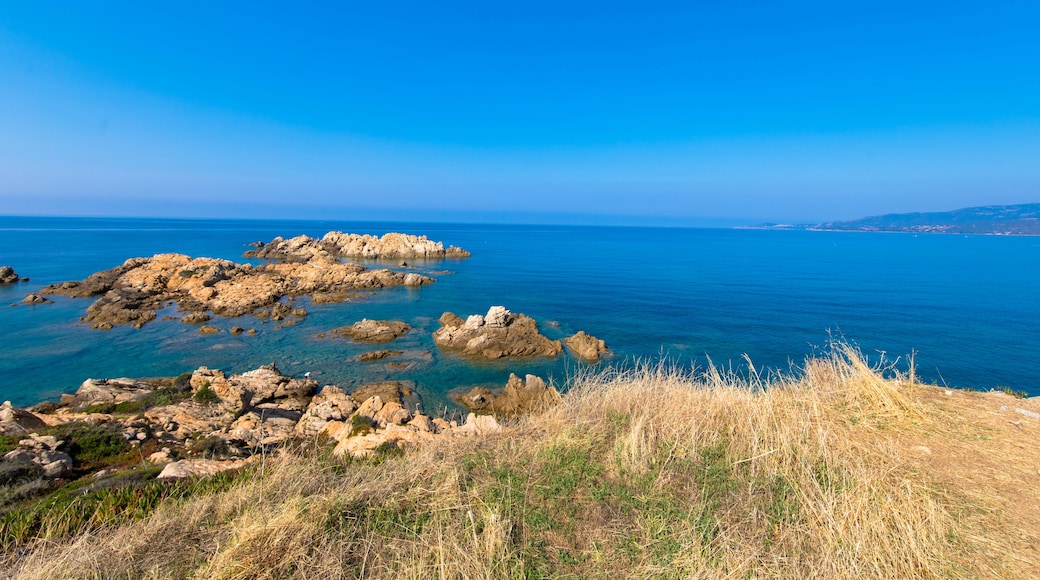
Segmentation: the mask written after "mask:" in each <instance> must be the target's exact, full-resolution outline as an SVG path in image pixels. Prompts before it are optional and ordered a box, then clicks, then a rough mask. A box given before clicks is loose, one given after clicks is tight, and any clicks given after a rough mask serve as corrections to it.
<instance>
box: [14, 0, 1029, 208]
mask: <svg viewBox="0 0 1040 580" xmlns="http://www.w3.org/2000/svg"><path fill="white" fill-rule="evenodd" d="M909 4H913V5H912V6H909ZM1038 30H1040V8H1038V7H1037V4H1036V3H1035V2H1031V3H1027V2H1021V3H1001V2H988V3H980V2H976V3H961V2H943V3H926V2H918V3H890V4H889V3H883V2H826V3H797V4H795V3H784V4H782V5H781V4H780V3H769V2H733V1H730V2H718V3H676V4H670V3H648V2H641V3H630V4H627V5H625V4H613V3H609V2H596V3H563V2H551V3H540V2H522V3H504V2H473V3H459V2H441V3H407V2H365V3H356V4H344V3H335V4H333V3H329V4H328V5H323V4H315V3H294V4H293V5H292V6H290V5H288V4H285V3H264V2H249V3H231V2H220V3H217V2H205V3H203V2H198V3H196V2H176V3H174V2H132V3H125V4H124V3H116V2H106V3H90V2H77V3H58V2H44V1H38V2H25V1H8V0H0V214H61V215H70V214H84V215H177V216H197V217H217V216H239V217H294V218H309V217H310V218H343V219H350V218H360V219H407V220H435V221H519V222H578V223H619V224H640V225H642V224H667V225H733V224H740V223H757V222H761V221H780V222H784V221H804V222H808V221H823V220H830V219H842V218H855V217H860V216H863V215H870V214H878V213H888V212H901V211H926V210H941V209H953V208H957V207H963V206H969V205H982V204H990V203H1025V202H1036V201H1040V188H1038V186H1040V33H1038V32H1037V31H1038Z"/></svg>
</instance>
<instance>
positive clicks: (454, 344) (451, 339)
mask: <svg viewBox="0 0 1040 580" xmlns="http://www.w3.org/2000/svg"><path fill="white" fill-rule="evenodd" d="M440 320H441V324H442V326H441V328H439V329H438V330H437V331H436V332H434V333H433V341H434V342H435V343H436V344H437V346H440V347H442V348H449V349H453V350H458V351H461V352H462V353H463V354H466V355H470V356H480V357H483V358H488V359H498V358H502V357H524V356H546V357H550V358H551V357H555V356H557V355H559V354H560V352H562V351H563V346H562V345H561V344H560V341H558V340H549V339H548V338H546V337H545V336H544V335H542V334H541V333H539V332H538V324H537V323H536V322H535V321H534V319H533V318H530V317H528V316H526V315H524V314H512V313H511V312H509V311H508V310H506V309H505V308H504V307H502V306H492V307H491V308H490V309H489V310H488V312H487V314H486V315H484V316H481V315H479V314H474V315H471V316H470V317H468V318H467V319H466V320H462V319H461V318H460V317H458V316H456V315H455V314H453V313H451V312H445V313H444V315H442V316H441V318H440Z"/></svg>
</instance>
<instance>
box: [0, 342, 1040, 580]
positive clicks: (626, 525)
mask: <svg viewBox="0 0 1040 580" xmlns="http://www.w3.org/2000/svg"><path fill="white" fill-rule="evenodd" d="M1037 411H1040V403H1038V402H1037V401H1036V400H1023V399H1018V398H1015V397H1013V396H1010V395H1006V394H1003V393H974V392H966V391H947V390H946V389H942V388H939V387H934V386H924V385H920V384H917V383H915V382H914V381H913V380H912V377H908V376H900V375H898V374H893V371H892V370H891V369H879V368H876V367H875V368H872V367H870V366H868V365H867V363H865V362H864V360H863V359H862V358H861V357H860V356H859V355H858V354H857V353H856V352H854V351H853V350H851V349H849V348H847V347H843V346H839V347H837V350H836V352H835V353H834V354H833V355H831V356H829V357H823V358H817V359H813V360H809V361H807V362H806V364H805V366H804V369H803V370H802V371H801V372H799V373H798V376H790V377H773V378H770V379H768V380H764V379H763V380H760V379H758V378H757V377H752V379H751V380H742V379H738V378H735V377H731V376H725V375H723V374H721V373H719V372H715V371H713V370H709V371H708V372H707V373H706V374H703V375H699V376H697V377H691V376H688V375H686V374H683V373H680V372H676V371H672V370H669V369H667V368H664V367H648V368H642V369H638V370H635V371H632V372H614V371H608V372H607V373H605V374H599V375H590V376H586V377H582V378H579V379H578V380H577V381H576V384H575V385H574V387H573V388H572V390H571V391H570V392H569V393H567V394H566V395H565V396H564V398H563V402H562V403H561V404H560V405H559V406H558V407H555V408H553V409H550V410H549V411H546V412H544V413H540V414H537V415H534V416H530V417H527V418H525V419H523V420H521V421H520V422H519V423H517V424H515V425H511V426H510V427H508V428H507V429H506V430H505V431H504V432H503V433H501V434H498V435H491V436H487V437H480V438H478V437H460V438H457V439H451V440H448V441H443V442H440V443H435V444H431V445H427V446H425V447H420V448H412V449H409V450H408V451H406V452H404V453H401V452H399V451H394V452H390V453H386V454H383V455H377V456H376V457H374V458H369V459H356V460H347V461H343V460H338V459H333V458H332V457H331V456H330V455H329V453H328V448H327V447H326V446H323V445H321V443H320V442H310V443H302V444H301V446H300V447H299V448H298V449H297V450H295V451H294V452H287V453H282V454H280V455H278V456H273V457H268V458H266V459H265V461H264V462H261V463H259V464H256V465H254V466H252V467H250V468H248V469H247V470H245V471H242V472H239V473H238V474H237V475H231V476H221V477H219V478H217V479H216V480H214V481H207V480H201V481H199V482H197V483H195V484H191V485H193V487H191V488H190V493H186V492H185V491H184V488H182V487H177V488H172V489H175V490H176V491H175V492H170V493H167V494H166V495H163V496H162V498H161V499H160V500H158V501H154V502H146V501H145V500H144V499H141V497H143V495H144V494H146V492H145V491H140V492H135V491H133V490H135V489H138V490H147V489H149V488H147V487H139V488H133V487H130V488H128V489H130V490H131V491H130V492H128V493H127V494H126V495H125V497H122V498H119V497H114V498H111V499H110V500H107V502H108V503H102V504H98V502H97V501H96V498H95V500H93V503H89V502H87V501H86V500H76V499H72V500H70V502H69V503H67V504H65V507H64V508H63V509H54V510H52V511H53V513H49V514H48V515H47V518H49V519H46V521H44V522H43V524H42V525H41V526H40V527H39V528H38V531H37V532H36V533H35V534H34V536H33V537H32V538H24V537H22V538H20V539H18V540H17V541H8V543H7V544H6V549H5V552H4V558H5V559H4V560H3V561H2V562H0V567H3V568H6V569H9V570H11V571H12V575H13V577H15V578H57V577H84V578H86V577H105V578H117V577H118V578H126V577H133V578H146V577H193V578H354V577H388V578H390V577H392V578H513V577H515V578H544V577H570V578H579V577H582V578H584V577H610V578H649V577H697V578H733V577H736V578H749V577H784V578H804V577H821V578H932V577H949V578H965V577H1002V578H1030V577H1034V575H1035V572H1036V570H1037V569H1040V485H1038V484H1040V471H1038V470H1040V459H1038V458H1040V420H1038V419H1037V418H1036V416H1037V415H1035V413H1036V412H1037ZM1031 413H1033V414H1031ZM135 493H140V494H141V497H137V498H136V499H135V497H136V496H135V495H134V494H135ZM84 497H87V496H84ZM77 501H81V503H77ZM70 522H74V523H75V525H70ZM9 531H10V530H8V532H9ZM5 533H7V532H5ZM5 537H7V538H13V537H16V536H11V535H8V536H5Z"/></svg>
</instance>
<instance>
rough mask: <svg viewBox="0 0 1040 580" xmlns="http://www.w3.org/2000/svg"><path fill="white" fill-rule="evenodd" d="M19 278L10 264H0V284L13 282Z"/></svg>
mask: <svg viewBox="0 0 1040 580" xmlns="http://www.w3.org/2000/svg"><path fill="white" fill-rule="evenodd" d="M19 280H21V278H19V277H18V274H16V273H15V271H14V268H12V267H10V266H0V284H14V283H15V282H18V281H19Z"/></svg>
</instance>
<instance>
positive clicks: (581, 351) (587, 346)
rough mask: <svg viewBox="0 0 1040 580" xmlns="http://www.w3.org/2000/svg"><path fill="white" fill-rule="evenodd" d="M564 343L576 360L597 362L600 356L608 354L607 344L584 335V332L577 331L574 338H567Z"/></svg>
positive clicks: (589, 335)
mask: <svg viewBox="0 0 1040 580" xmlns="http://www.w3.org/2000/svg"><path fill="white" fill-rule="evenodd" d="M564 343H565V344H566V345H567V348H569V349H571V351H572V352H573V353H574V354H575V355H577V356H578V358H580V359H582V360H585V361H588V362H597V361H599V359H600V357H601V356H602V355H604V354H606V353H607V352H609V349H607V343H605V342H603V341H602V340H600V339H598V338H596V337H595V336H592V335H591V334H585V331H584V330H579V331H578V332H577V333H576V334H575V335H574V336H571V337H568V338H567V339H566V340H565V341H564Z"/></svg>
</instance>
